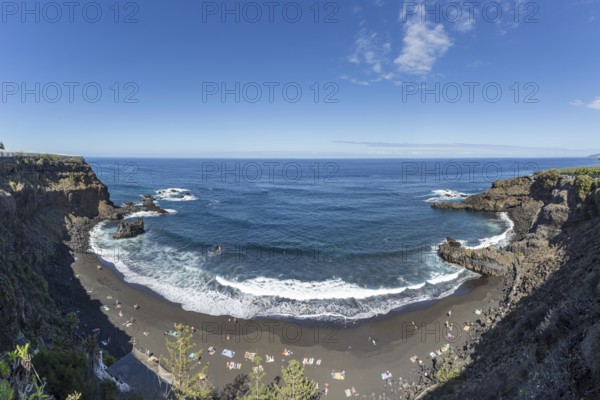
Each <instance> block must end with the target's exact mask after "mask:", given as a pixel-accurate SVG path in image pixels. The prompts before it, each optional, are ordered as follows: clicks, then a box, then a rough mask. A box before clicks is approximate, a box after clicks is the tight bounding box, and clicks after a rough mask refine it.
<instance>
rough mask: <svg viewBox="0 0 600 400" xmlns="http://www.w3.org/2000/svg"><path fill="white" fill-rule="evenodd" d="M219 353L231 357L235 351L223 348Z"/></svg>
mask: <svg viewBox="0 0 600 400" xmlns="http://www.w3.org/2000/svg"><path fill="white" fill-rule="evenodd" d="M221 355H222V356H225V357H229V358H233V356H234V355H235V351H231V350H227V349H224V350H223V352H222V353H221Z"/></svg>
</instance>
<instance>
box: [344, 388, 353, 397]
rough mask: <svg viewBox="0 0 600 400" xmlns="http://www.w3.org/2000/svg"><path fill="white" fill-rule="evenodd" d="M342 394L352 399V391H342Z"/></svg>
mask: <svg viewBox="0 0 600 400" xmlns="http://www.w3.org/2000/svg"><path fill="white" fill-rule="evenodd" d="M344 393H346V397H352V391H351V390H350V389H346V390H344Z"/></svg>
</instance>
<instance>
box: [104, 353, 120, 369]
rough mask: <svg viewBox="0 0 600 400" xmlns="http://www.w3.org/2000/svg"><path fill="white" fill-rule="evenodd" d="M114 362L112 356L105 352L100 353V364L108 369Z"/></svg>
mask: <svg viewBox="0 0 600 400" xmlns="http://www.w3.org/2000/svg"><path fill="white" fill-rule="evenodd" d="M115 361H117V360H116V359H115V358H114V357H113V356H111V355H110V354H108V353H107V352H106V351H104V352H102V362H103V363H104V365H106V366H107V367H110V366H111V365H113V364H114V363H115Z"/></svg>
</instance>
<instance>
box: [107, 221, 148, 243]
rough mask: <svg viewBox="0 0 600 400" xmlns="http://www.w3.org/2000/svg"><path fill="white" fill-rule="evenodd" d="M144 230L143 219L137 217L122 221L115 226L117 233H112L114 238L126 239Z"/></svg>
mask: <svg viewBox="0 0 600 400" xmlns="http://www.w3.org/2000/svg"><path fill="white" fill-rule="evenodd" d="M144 232H145V230H144V219H143V218H138V219H136V220H135V221H133V222H127V221H123V222H120V223H119V225H118V226H117V233H115V234H114V235H113V238H114V239H128V238H133V237H136V236H139V235H141V234H143V233H144Z"/></svg>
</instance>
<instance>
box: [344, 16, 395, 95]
mask: <svg viewBox="0 0 600 400" xmlns="http://www.w3.org/2000/svg"><path fill="white" fill-rule="evenodd" d="M391 51H392V45H391V43H390V40H389V38H385V37H382V36H381V35H380V34H378V33H377V32H373V31H370V30H368V29H367V28H364V27H363V28H361V30H360V31H359V32H358V35H357V36H356V40H355V41H354V48H353V51H352V54H350V56H349V57H348V61H350V62H351V63H353V64H356V65H366V66H367V67H368V71H367V78H366V79H357V78H354V77H348V76H344V77H342V78H343V79H348V80H350V81H352V82H354V83H359V84H369V83H371V82H376V81H380V80H384V79H392V78H393V73H391V72H389V71H388V64H390V53H391Z"/></svg>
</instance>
